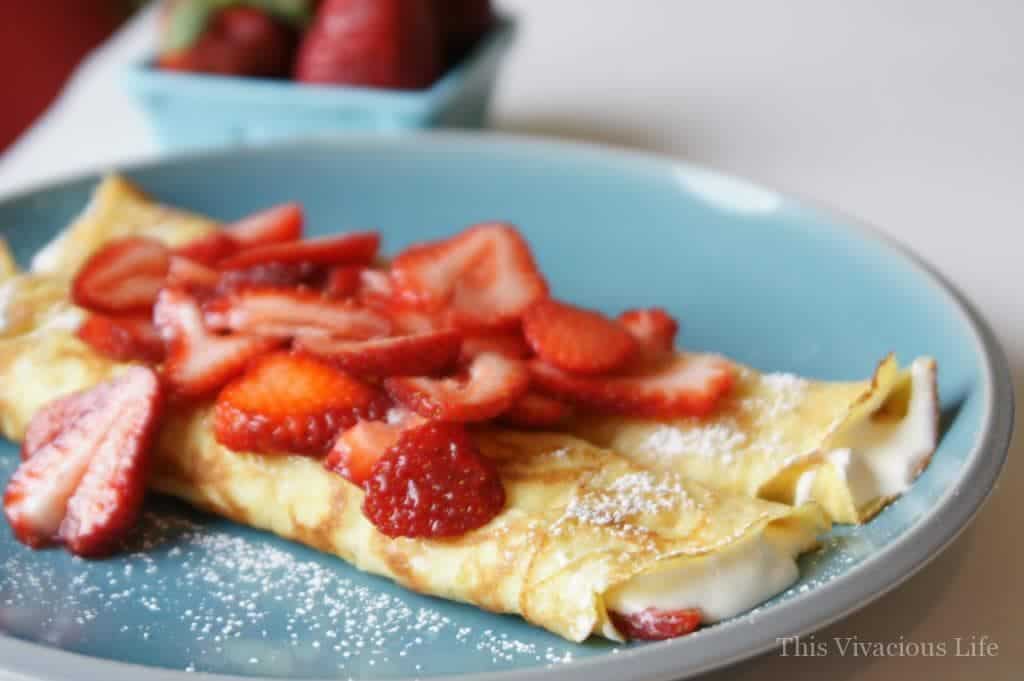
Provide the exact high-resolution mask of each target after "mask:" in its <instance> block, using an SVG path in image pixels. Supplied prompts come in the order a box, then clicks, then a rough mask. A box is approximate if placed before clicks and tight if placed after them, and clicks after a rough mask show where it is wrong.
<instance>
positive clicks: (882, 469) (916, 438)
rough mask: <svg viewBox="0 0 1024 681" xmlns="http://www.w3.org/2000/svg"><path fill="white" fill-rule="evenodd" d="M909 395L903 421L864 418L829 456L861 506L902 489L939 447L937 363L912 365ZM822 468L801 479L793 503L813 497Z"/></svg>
mask: <svg viewBox="0 0 1024 681" xmlns="http://www.w3.org/2000/svg"><path fill="white" fill-rule="evenodd" d="M910 376H911V379H910V380H911V385H910V391H911V392H910V401H909V404H908V405H907V415H906V417H905V418H903V419H901V420H899V421H898V422H884V421H882V422H880V421H873V420H871V419H864V420H863V421H862V422H861V423H858V424H856V425H855V426H854V427H852V428H851V429H850V430H849V431H848V432H846V433H844V434H842V435H841V437H840V438H838V439H837V440H836V442H835V443H834V445H836V446H835V448H834V449H832V450H831V451H828V452H826V454H825V460H826V461H827V462H828V464H830V465H831V466H832V467H833V468H834V470H835V471H836V472H838V473H839V475H840V476H841V477H842V478H843V479H844V480H845V481H846V483H847V487H848V488H849V490H850V494H851V495H852V497H853V503H854V506H855V507H856V508H858V509H860V508H863V507H864V506H865V505H867V504H869V503H871V502H872V501H875V500H876V499H889V498H892V497H895V496H899V495H900V494H903V492H905V491H907V488H909V487H910V485H911V483H912V482H914V480H915V479H916V478H917V476H918V474H919V473H920V472H921V470H922V469H923V468H924V465H925V463H926V462H927V460H928V457H929V456H931V454H932V452H933V451H935V446H936V441H937V439H938V408H937V407H938V400H939V397H938V394H937V391H936V388H935V364H934V363H933V362H932V361H931V360H927V359H918V360H916V361H914V363H913V364H911V365H910ZM816 474H817V470H810V471H807V472H806V473H804V474H802V475H801V476H800V478H799V479H798V480H797V485H796V493H795V495H794V499H793V503H794V504H796V505H800V504H802V503H804V502H807V501H810V500H811V498H812V492H813V487H814V476H815V475H816Z"/></svg>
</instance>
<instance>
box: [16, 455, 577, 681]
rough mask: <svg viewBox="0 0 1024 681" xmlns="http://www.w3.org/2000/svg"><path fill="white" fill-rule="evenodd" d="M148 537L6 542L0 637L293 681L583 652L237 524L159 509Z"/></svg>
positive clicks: (517, 662)
mask: <svg viewBox="0 0 1024 681" xmlns="http://www.w3.org/2000/svg"><path fill="white" fill-rule="evenodd" d="M5 463H7V462H6V461H3V459H2V458H0V464H5ZM0 468H2V466H0ZM143 528H144V529H143V532H142V533H141V535H140V536H139V538H138V539H137V540H136V541H135V542H134V544H133V545H132V546H130V547H129V549H128V553H125V554H122V555H120V556H117V557H115V558H113V559H111V560H108V561H103V562H90V561H82V560H79V559H73V558H70V557H68V556H67V555H66V554H64V553H63V552H33V551H29V550H27V549H25V548H24V547H21V546H20V545H17V544H15V543H14V542H13V541H11V542H9V543H8V542H7V541H0V631H5V632H6V631H10V632H13V633H21V634H23V635H26V636H28V637H30V638H35V639H36V640H39V635H38V634H33V631H39V630H43V631H45V632H47V633H46V634H45V640H46V641H47V642H49V643H52V644H55V645H59V646H61V647H63V648H67V649H69V650H74V651H78V652H83V653H86V654H90V653H92V654H101V655H102V654H103V651H104V650H109V641H110V638H111V637H112V636H113V637H117V639H118V641H120V642H121V643H120V644H119V649H125V653H124V655H125V656H126V658H127V661H132V662H138V663H143V664H150V665H158V666H165V667H171V668H176V669H187V670H193V671H204V672H227V673H235V674H239V673H244V674H257V675H261V676H287V677H292V678H304V677H305V678H323V677H325V676H335V675H338V674H340V678H345V677H346V676H349V677H381V678H395V677H399V676H408V677H414V676H420V675H430V674H439V673H452V672H455V671H461V670H467V669H471V670H475V671H485V670H488V669H493V668H498V669H501V668H507V667H518V666H522V665H524V664H526V665H549V664H554V663H557V662H563V661H564V662H568V661H571V660H572V659H573V657H574V655H575V654H576V652H575V651H576V650H577V647H576V646H574V645H573V644H571V643H567V642H562V641H560V640H559V639H557V638H556V637H554V636H553V635H551V634H548V633H546V632H543V631H541V630H538V629H534V628H532V627H529V626H528V625H525V624H523V625H522V627H523V630H524V635H523V636H519V635H515V636H513V635H512V634H510V633H507V632H508V629H507V627H503V628H502V629H503V631H505V632H506V633H502V634H495V633H494V632H493V631H491V630H488V629H486V628H485V627H480V626H477V625H478V624H479V623H480V622H488V623H490V622H492V618H493V615H489V614H486V613H482V612H476V611H473V610H472V609H467V608H465V607H463V606H456V605H451V604H443V603H442V604H440V606H441V607H438V605H437V604H438V602H437V601H436V600H434V599H429V598H425V597H422V596H419V595H417V594H413V593H411V592H406V591H404V590H403V589H401V588H400V587H395V586H392V585H390V584H389V583H388V582H386V581H385V580H382V579H378V578H374V577H369V576H366V575H362V574H360V573H356V572H355V571H354V570H353V569H352V568H350V567H348V566H346V565H345V564H344V563H342V562H341V561H339V560H338V559H336V558H333V557H331V556H326V555H323V554H318V553H316V552H314V551H311V550H309V549H306V548H304V547H300V546H298V545H293V544H288V543H283V542H281V541H280V540H277V539H274V538H272V537H269V536H267V535H263V534H261V533H257V532H254V531H252V530H248V529H245V528H240V527H237V526H233V525H230V524H228V523H224V522H221V521H213V524H212V525H209V524H203V523H198V522H195V521H193V520H191V519H187V518H186V517H183V516H181V515H180V514H177V513H173V512H172V513H166V512H159V513H147V514H146V516H145V518H144V521H143ZM453 613H457V617H458V621H456V620H455V616H456V615H455V614H453ZM43 619H45V621H42V622H41V621H40V620H43ZM467 624H468V625H469V626H467ZM441 648H443V649H444V650H445V651H446V652H445V654H444V655H438V650H439V649H441ZM454 658H458V663H457V664H456V662H454V661H453V659H454ZM332 670H333V671H332Z"/></svg>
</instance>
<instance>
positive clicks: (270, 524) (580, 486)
mask: <svg viewBox="0 0 1024 681" xmlns="http://www.w3.org/2000/svg"><path fill="white" fill-rule="evenodd" d="M125 215H131V216H132V217H131V220H130V221H126V220H125V219H124V216H125ZM212 226H213V223H211V222H209V221H207V220H204V219H202V218H198V217H196V216H190V215H188V214H187V213H183V212H180V211H175V210H172V209H168V208H163V207H156V206H154V205H153V204H151V202H150V201H149V199H147V198H146V197H145V196H144V195H142V194H141V193H139V192H138V191H137V190H135V189H134V188H131V187H130V186H129V185H127V183H125V182H124V181H123V180H119V179H113V180H108V181H107V182H106V183H105V184H104V185H103V186H102V187H101V188H100V189H99V190H98V192H97V196H96V199H95V200H94V202H93V204H92V206H91V207H90V209H89V210H87V212H86V214H85V215H84V216H83V217H82V218H80V219H79V220H78V221H77V222H76V223H75V224H74V225H73V226H72V227H71V229H70V230H68V231H67V232H65V233H64V234H63V235H62V236H61V237H59V239H58V241H57V242H55V243H56V245H51V246H50V247H48V248H47V249H45V250H44V251H43V254H44V255H42V256H40V257H37V259H36V262H35V263H34V268H33V269H34V270H35V271H34V272H33V273H30V274H21V275H15V276H12V277H9V278H8V279H7V280H6V281H5V282H3V283H0V428H2V430H3V433H4V434H5V435H6V436H7V437H10V438H12V439H20V438H21V437H22V436H23V435H24V432H25V428H26V427H27V424H28V422H29V420H30V419H31V417H32V415H33V414H34V413H35V412H36V410H38V409H39V407H41V406H42V405H44V404H46V403H47V402H49V401H50V400H53V399H55V398H58V397H60V396H63V395H66V394H68V393H70V392H73V391H75V390H79V389H83V388H88V387H90V386H93V385H96V384H97V383H100V382H102V381H104V380H107V379H108V378H110V377H112V376H114V375H116V374H117V373H118V372H120V371H122V370H123V369H124V367H125V365H123V364H118V363H116V362H113V361H111V360H108V359H106V358H103V357H101V356H99V355H97V354H96V353H95V352H93V350H92V349H91V348H90V347H89V346H87V345H86V344H85V343H83V342H82V341H80V340H79V339H78V338H77V336H76V335H75V330H76V329H77V326H78V325H79V323H80V322H81V319H82V317H83V312H82V311H81V310H79V309H78V308H76V307H75V306H74V305H73V304H71V303H70V301H69V299H68V280H69V279H70V277H71V276H72V275H73V274H74V272H75V271H76V270H77V268H78V267H79V265H80V264H81V262H82V260H83V258H82V257H81V256H80V254H81V253H86V254H88V253H91V252H93V251H94V250H95V249H96V248H97V247H98V246H99V245H101V244H102V243H103V242H104V241H107V240H109V239H110V238H112V237H115V236H126V235H128V234H137V233H145V234H147V235H148V236H152V237H155V238H159V239H163V240H165V241H168V242H170V243H182V242H183V241H186V240H187V239H185V238H182V237H181V233H182V232H188V233H189V234H190V236H189V238H192V237H194V236H197V235H199V234H202V233H203V232H204V231H207V230H208V229H210V228H211V227H212ZM474 437H475V439H476V441H477V444H478V446H479V447H480V449H481V452H482V454H483V455H484V456H486V457H488V458H489V459H491V460H492V461H493V462H494V463H495V465H496V467H497V469H498V471H499V474H500V476H501V479H502V483H503V485H504V487H505V490H506V495H507V504H506V507H505V509H504V510H503V511H502V513H501V514H499V515H498V516H497V517H496V518H494V519H493V520H492V521H491V522H490V523H488V524H487V525H485V526H484V527H482V528H479V529H477V530H474V531H472V532H470V533H468V534H466V535H463V536H461V537H457V538H452V539H433V540H427V539H409V538H396V539H391V538H388V537H386V536H384V535H383V534H381V533H379V532H378V531H377V530H376V528H374V526H373V525H372V524H371V523H369V521H367V520H366V518H365V517H364V515H363V513H362V511H361V505H362V499H363V491H362V489H361V488H359V487H357V486H356V485H353V484H351V483H349V482H348V481H346V480H345V479H343V478H342V477H341V476H339V475H337V474H335V473H333V472H330V471H328V470H326V469H325V468H324V466H323V465H322V464H321V462H319V461H317V460H314V459H310V458H306V457H299V456H267V455H260V454H251V453H245V452H236V451H232V450H230V449H228V448H226V447H223V446H221V445H220V444H218V443H217V442H216V440H215V439H214V437H213V428H212V423H211V404H209V403H200V404H196V405H188V406H184V405H178V406H175V407H172V408H170V409H169V410H168V412H167V413H166V415H165V417H164V422H163V424H162V427H161V431H160V434H159V437H158V443H157V446H156V448H155V450H154V452H153V460H152V463H151V472H150V478H149V485H150V487H151V488H152V489H154V490H156V491H160V492H165V493H168V494H171V495H174V496H177V497H180V498H182V499H184V500H186V501H187V502H189V503H191V504H194V505H195V506H198V507H200V508H203V509H206V510H209V511H211V512H213V513H216V514H219V515H222V516H225V517H227V518H231V519H233V520H236V521H238V522H241V523H244V524H246V525H250V526H253V527H258V528H263V529H267V530H270V531H272V532H275V533H277V534H279V535H281V536H283V537H286V538H288V539H292V540H295V541H298V542H302V543H304V544H307V545H310V546H313V547H315V548H317V549H319V550H322V551H325V552H328V553H331V554H334V555H337V556H340V557H341V558H343V559H345V560H346V561H348V562H350V563H352V564H353V565H355V566H356V567H358V568H360V569H363V570H366V571H369V572H373V573H376V574H380V575H384V576H386V577H389V578H391V579H393V580H395V581H396V582H398V583H400V584H403V585H404V586H407V587H408V588H410V589H414V590H416V591H419V592H422V593H426V594H431V595H434V596H439V597H443V598H449V599H453V600H459V601H465V602H468V603H472V604H475V605H477V606H479V607H481V608H484V609H488V610H492V611H495V612H503V613H518V614H520V615H522V616H523V617H524V618H526V619H527V620H529V621H530V622H533V623H535V624H537V625H539V626H542V627H545V628H547V629H549V630H551V631H553V632H555V633H557V634H560V635H562V636H564V637H566V638H568V639H571V640H574V641H580V640H583V639H585V638H587V637H588V636H590V635H591V634H599V635H603V636H605V637H608V638H612V639H621V638H622V637H621V635H620V632H619V631H618V630H617V629H616V628H615V625H614V624H613V621H612V619H611V617H610V615H609V612H610V611H611V612H618V613H622V614H626V615H628V614H631V613H634V612H640V611H643V610H646V609H648V608H652V607H654V608H659V609H664V610H673V609H683V608H697V609H699V610H700V611H701V612H702V615H703V621H705V622H713V621H716V620H718V619H722V618H726V617H730V616H733V615H735V614H738V613H740V612H743V611H744V610H747V609H749V608H751V607H753V606H755V605H757V604H758V603H760V602H762V601H764V600H766V599H768V598H770V597H771V596H772V595H775V594H777V593H779V592H780V591H782V590H783V589H785V588H786V587H787V586H789V585H790V584H791V583H792V582H793V581H795V580H796V578H797V576H798V571H797V567H796V563H795V559H796V557H797V556H798V555H799V554H800V553H801V552H804V551H807V550H809V549H811V548H812V547H814V546H815V544H816V538H817V536H819V535H820V534H821V533H822V532H824V531H826V530H827V529H828V520H827V518H826V517H825V516H824V514H823V513H822V512H821V510H820V508H819V507H818V506H817V505H816V504H814V503H808V504H804V505H802V506H800V507H797V508H793V507H791V506H787V505H783V504H777V503H772V502H768V501H764V500H759V499H753V498H750V497H748V496H745V495H741V494H733V493H729V492H721V491H718V490H713V489H712V488H710V487H708V486H705V485H702V484H700V483H695V482H691V481H689V480H686V479H685V478H684V477H683V476H680V475H678V474H676V473H673V472H652V471H649V470H646V469H645V468H643V467H642V466H640V465H638V464H636V463H634V462H631V461H629V460H627V459H626V458H624V457H622V456H619V455H618V454H616V453H614V452H612V451H608V450H604V449H600V448H598V447H595V446H594V445H592V444H589V443H587V442H584V441H583V440H580V439H577V438H574V437H572V436H570V435H565V434H550V433H548V434H545V433H521V432H513V431H502V430H495V429H487V428H485V429H481V430H478V431H475V432H474Z"/></svg>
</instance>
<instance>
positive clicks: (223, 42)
mask: <svg viewBox="0 0 1024 681" xmlns="http://www.w3.org/2000/svg"><path fill="white" fill-rule="evenodd" d="M297 44H298V35H297V34H296V33H295V31H293V30H292V29H291V28H289V27H288V26H286V25H284V24H283V23H282V22H280V21H277V20H276V19H274V18H273V17H272V16H270V15H269V14H267V13H266V12H264V11H262V10H259V9H256V8H254V7H244V6H238V7H228V8H226V9H223V10H221V11H220V12H218V13H217V15H216V16H214V17H213V20H212V21H211V22H210V23H209V25H208V26H207V27H206V29H205V30H204V31H203V34H202V35H201V36H200V37H199V39H198V40H197V41H196V42H195V43H194V44H193V45H190V46H189V47H188V48H186V49H184V50H181V51H179V52H172V53H168V54H164V55H163V56H161V57H160V66H161V67H162V68H165V69H168V70H171V71H197V72H200V73H218V74H221V75H226V76H256V77H266V78H278V77H283V76H287V75H288V73H289V72H290V71H291V68H292V58H293V55H294V53H295V48H296V46H297Z"/></svg>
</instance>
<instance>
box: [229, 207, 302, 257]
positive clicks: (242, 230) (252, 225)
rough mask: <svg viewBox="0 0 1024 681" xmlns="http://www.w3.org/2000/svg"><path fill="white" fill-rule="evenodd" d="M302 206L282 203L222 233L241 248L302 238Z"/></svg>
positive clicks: (237, 223) (232, 225)
mask: <svg viewBox="0 0 1024 681" xmlns="http://www.w3.org/2000/svg"><path fill="white" fill-rule="evenodd" d="M303 221H304V217H303V214H302V206H300V205H299V204H297V203H284V204H281V205H280V206H274V207H273V208H270V209H267V210H264V211H261V212H259V213H253V214H252V215H250V216H248V217H245V218H242V219H241V220H239V221H238V222H235V223H233V224H231V225H228V226H227V227H226V228H225V230H224V233H225V234H227V235H228V236H230V237H231V238H232V239H234V240H235V241H237V242H238V244H239V246H241V247H242V248H254V247H256V246H267V245H269V244H283V243H287V242H289V241H298V240H299V239H301V238H302V223H303Z"/></svg>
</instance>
